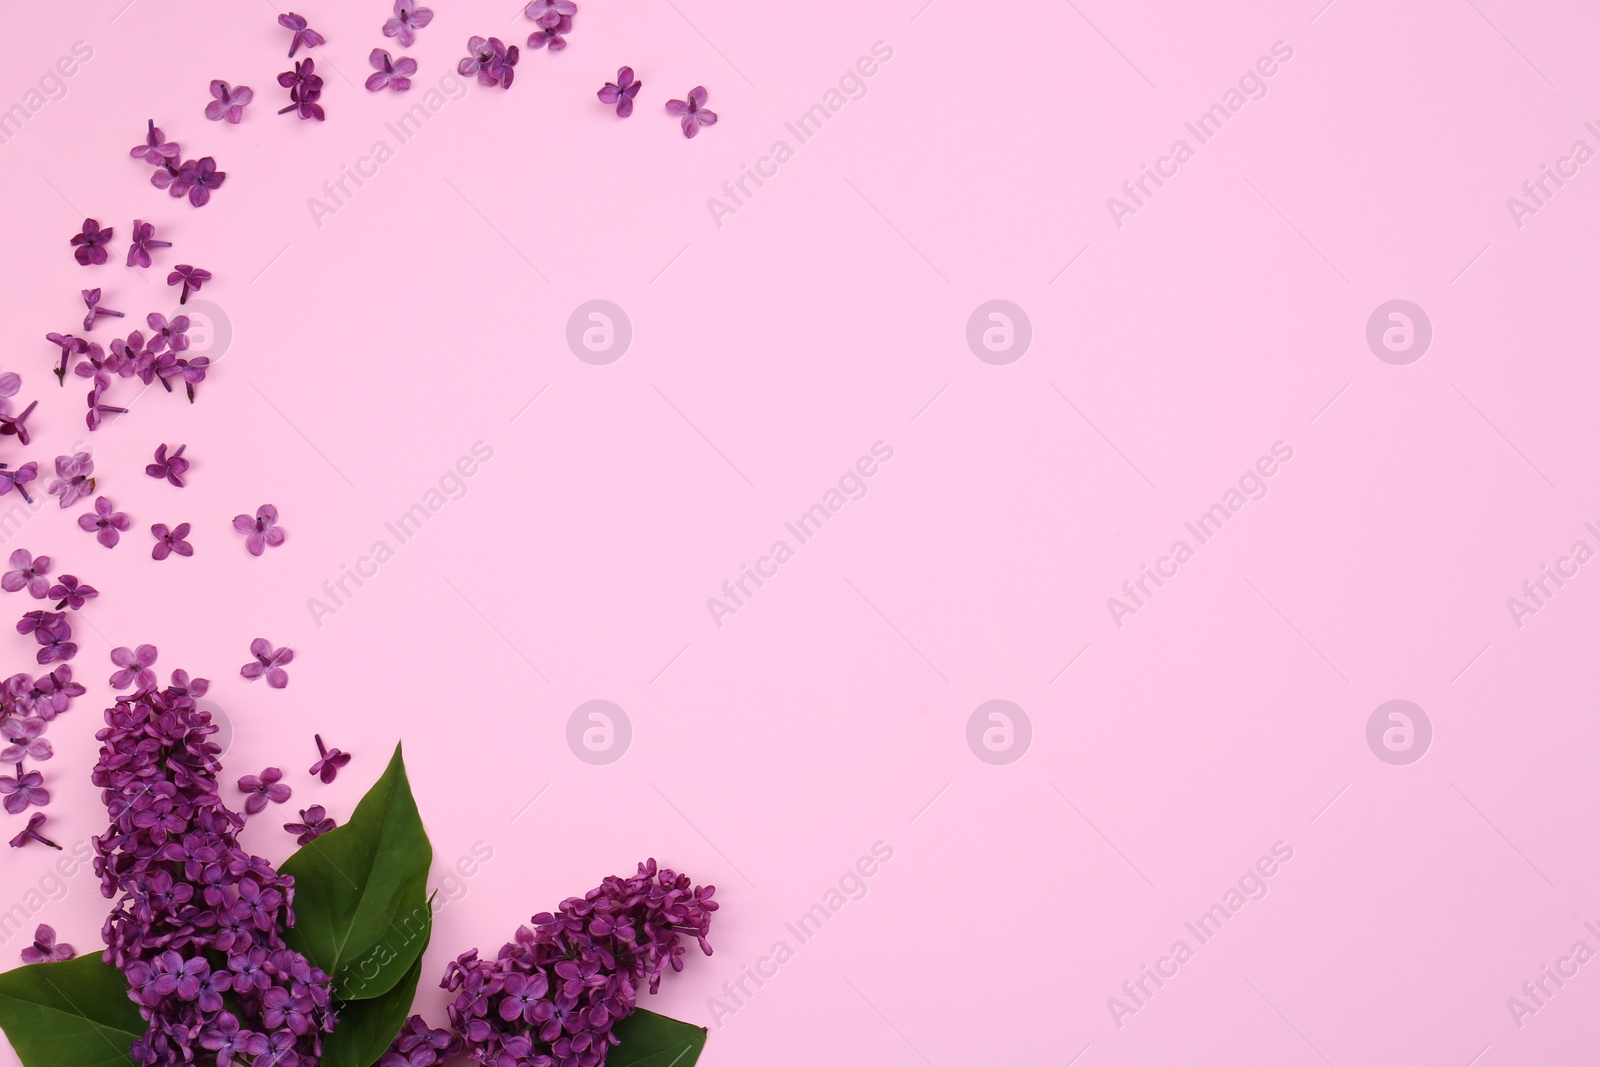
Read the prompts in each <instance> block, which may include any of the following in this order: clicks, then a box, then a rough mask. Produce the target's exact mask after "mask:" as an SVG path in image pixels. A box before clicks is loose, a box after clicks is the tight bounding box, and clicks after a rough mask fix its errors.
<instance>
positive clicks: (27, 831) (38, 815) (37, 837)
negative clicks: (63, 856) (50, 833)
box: [11, 811, 61, 852]
mask: <svg viewBox="0 0 1600 1067" xmlns="http://www.w3.org/2000/svg"><path fill="white" fill-rule="evenodd" d="M44 821H45V814H44V812H42V811H36V812H34V813H33V814H32V815H30V816H28V825H27V826H25V827H23V829H22V832H21V833H19V834H18V835H17V836H16V837H13V838H12V839H11V847H12V848H21V847H22V846H24V845H26V844H27V843H28V842H29V841H37V842H39V844H41V845H48V846H50V847H51V848H53V849H55V850H56V851H57V852H60V851H61V846H60V845H58V844H56V843H55V842H54V841H52V840H50V839H49V838H48V837H46V836H44V835H43V834H41V833H40V832H39V828H40V827H42V826H43V825H44Z"/></svg>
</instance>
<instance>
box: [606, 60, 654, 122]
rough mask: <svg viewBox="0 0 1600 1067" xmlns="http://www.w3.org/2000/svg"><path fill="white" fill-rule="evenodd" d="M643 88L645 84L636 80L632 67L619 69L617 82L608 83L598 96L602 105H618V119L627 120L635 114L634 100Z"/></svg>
mask: <svg viewBox="0 0 1600 1067" xmlns="http://www.w3.org/2000/svg"><path fill="white" fill-rule="evenodd" d="M643 88H644V82H642V81H635V80H634V78H633V68H632V67H618V68H617V80H616V81H614V82H606V83H605V85H603V86H601V87H600V91H599V93H597V94H596V95H597V96H599V97H600V102H601V103H602V104H615V105H617V118H619V119H625V118H627V117H628V116H629V115H631V114H633V98H634V97H636V96H638V95H639V90H640V89H643Z"/></svg>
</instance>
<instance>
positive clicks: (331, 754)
mask: <svg viewBox="0 0 1600 1067" xmlns="http://www.w3.org/2000/svg"><path fill="white" fill-rule="evenodd" d="M315 736H316V740H317V751H318V752H320V753H322V758H321V759H319V760H317V762H315V763H313V764H312V765H311V772H310V773H311V774H313V775H315V776H316V777H318V778H321V779H322V784H323V785H327V784H328V783H329V782H331V781H333V780H334V779H335V778H337V777H338V776H339V769H340V768H341V767H343V766H344V765H345V764H347V763H349V762H350V753H348V752H340V751H339V750H338V749H336V748H327V747H325V746H324V745H323V744H322V735H321V734H317V735H315Z"/></svg>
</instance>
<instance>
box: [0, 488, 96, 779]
mask: <svg viewBox="0 0 1600 1067" xmlns="http://www.w3.org/2000/svg"><path fill="white" fill-rule="evenodd" d="M101 499H104V498H103V497H102V498H101ZM87 517H88V516H79V518H87ZM80 525H81V523H80ZM99 595H100V590H98V589H96V588H95V587H94V586H92V585H84V584H83V583H82V582H80V581H78V579H77V576H76V575H71V574H63V575H62V576H61V577H60V578H58V579H56V584H55V585H52V586H51V587H50V599H51V600H55V601H58V603H57V604H56V610H57V611H60V610H61V609H62V608H71V609H72V610H73V611H77V610H79V609H80V608H82V607H83V602H84V601H86V600H92V599H93V598H95V597H97V596H99ZM4 762H5V761H4V760H3V759H0V763H4Z"/></svg>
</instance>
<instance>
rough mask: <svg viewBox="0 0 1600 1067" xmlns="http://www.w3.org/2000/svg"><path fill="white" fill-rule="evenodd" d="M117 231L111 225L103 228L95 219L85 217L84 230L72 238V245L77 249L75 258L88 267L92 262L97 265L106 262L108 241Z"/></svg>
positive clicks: (74, 253)
mask: <svg viewBox="0 0 1600 1067" xmlns="http://www.w3.org/2000/svg"><path fill="white" fill-rule="evenodd" d="M115 232H116V231H114V230H113V229H111V227H109V226H107V227H106V228H105V229H103V230H102V229H101V228H100V224H99V223H98V222H96V221H95V220H94V219H84V220H83V232H82V233H79V234H78V235H77V236H75V237H73V239H72V245H73V247H74V248H75V249H76V251H75V252H73V253H72V256H73V258H74V259H76V260H77V261H78V262H79V263H81V264H83V265H84V266H86V267H87V266H88V265H90V264H91V263H93V264H96V265H98V264H101V263H104V262H105V261H106V259H107V258H108V253H107V252H106V243H107V242H108V241H110V240H111V235H112V234H113V233H115Z"/></svg>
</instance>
